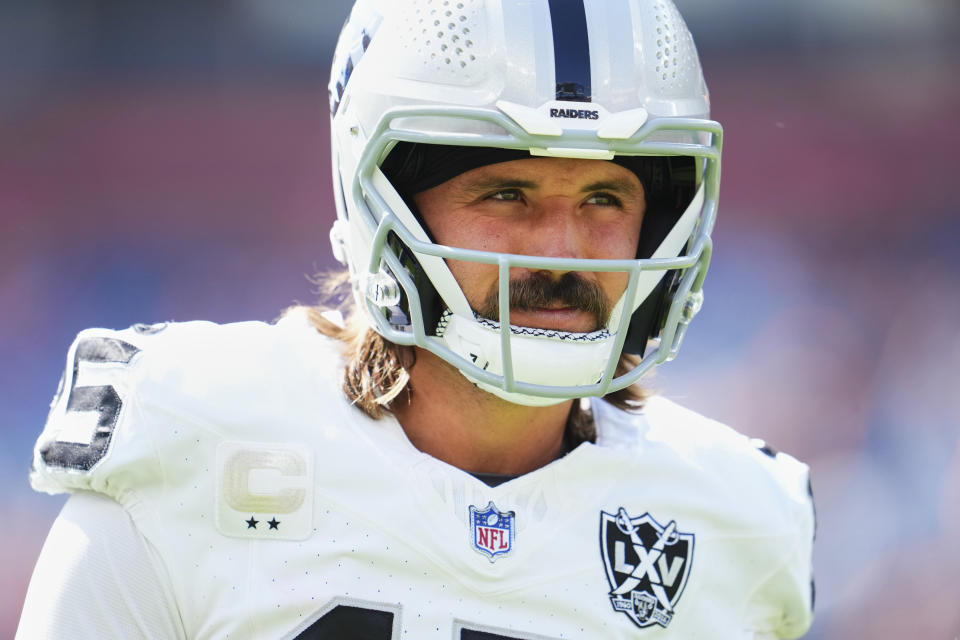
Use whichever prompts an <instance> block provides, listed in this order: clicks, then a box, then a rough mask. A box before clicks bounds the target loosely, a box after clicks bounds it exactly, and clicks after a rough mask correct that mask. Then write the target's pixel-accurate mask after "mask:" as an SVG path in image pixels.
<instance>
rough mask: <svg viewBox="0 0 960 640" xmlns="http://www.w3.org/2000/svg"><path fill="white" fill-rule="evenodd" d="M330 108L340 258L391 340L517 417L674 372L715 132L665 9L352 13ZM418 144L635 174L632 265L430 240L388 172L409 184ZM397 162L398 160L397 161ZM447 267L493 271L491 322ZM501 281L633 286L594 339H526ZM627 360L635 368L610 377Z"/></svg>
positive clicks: (364, 5) (389, 2)
mask: <svg viewBox="0 0 960 640" xmlns="http://www.w3.org/2000/svg"><path fill="white" fill-rule="evenodd" d="M330 105H331V113H332V125H331V138H332V140H331V142H332V168H333V183H334V190H335V193H336V199H337V220H336V222H335V223H334V226H333V229H332V230H331V234H330V235H331V242H332V244H333V251H334V255H335V256H336V257H337V259H338V260H340V261H341V262H343V263H345V264H346V265H347V266H348V268H349V271H350V277H351V281H352V284H353V290H354V295H355V298H356V302H357V304H358V306H359V308H360V309H362V311H363V312H364V313H365V314H366V316H367V317H368V319H369V322H370V323H371V324H372V326H373V327H374V328H375V330H376V331H378V332H379V333H380V334H381V335H383V336H384V337H385V338H386V339H387V340H389V341H391V342H394V343H397V344H402V345H417V346H419V347H422V348H424V349H428V350H429V351H431V352H433V353H435V354H437V355H438V356H439V357H441V358H443V359H444V360H446V361H447V362H449V363H451V364H452V365H453V366H455V367H457V368H458V369H459V370H460V371H461V372H462V373H463V375H465V376H466V377H467V378H468V379H470V380H471V381H473V382H475V383H476V384H478V385H479V386H480V387H482V388H483V389H485V390H487V391H489V392H491V393H494V394H496V395H498V396H500V397H502V398H505V399H507V400H510V401H512V402H516V403H520V404H528V405H547V404H552V403H557V402H560V401H562V400H564V399H567V398H574V397H586V396H602V395H604V394H606V393H608V392H611V391H614V390H617V389H621V388H623V387H626V386H628V385H630V384H633V383H634V382H636V381H637V380H638V379H639V378H640V377H641V376H642V375H643V374H644V373H645V372H646V371H648V370H649V369H650V368H651V367H653V366H654V365H656V364H658V363H661V362H664V361H666V360H670V359H672V358H673V357H674V356H675V355H676V353H677V350H678V349H679V347H680V343H681V340H682V338H683V335H684V332H685V331H686V328H687V324H688V323H689V321H690V319H691V318H692V317H693V316H694V315H695V314H696V312H697V311H698V310H699V308H700V304H701V301H702V294H701V286H702V283H703V279H704V276H705V275H706V271H707V265H708V263H709V261H710V253H711V240H710V232H711V229H712V227H713V224H714V220H715V217H716V211H717V197H718V191H719V185H720V147H721V138H722V130H721V127H720V125H719V124H717V123H716V122H713V121H711V120H709V119H708V118H709V97H708V92H707V88H706V84H705V83H704V80H703V74H702V71H701V68H700V62H699V59H698V56H697V51H696V48H695V47H694V44H693V39H692V37H691V35H690V32H689V30H688V29H687V26H686V24H685V23H684V21H683V19H682V18H681V16H680V14H679V12H678V11H677V9H676V7H675V6H674V5H673V3H672V2H671V0H359V1H358V2H357V3H356V5H355V6H354V8H353V12H352V13H351V15H350V18H349V19H348V20H347V23H346V25H345V26H344V28H343V31H342V32H341V34H340V39H339V42H338V44H337V49H336V53H335V56H334V61H333V70H332V74H331V80H330ZM420 145H445V146H446V147H469V148H471V149H473V148H475V149H476V152H477V154H488V155H489V156H490V157H492V158H496V157H499V156H498V153H491V150H512V153H514V154H520V155H522V156H526V155H528V154H529V155H532V156H547V157H569V158H590V159H603V160H612V161H614V162H620V163H623V164H625V166H628V167H631V166H640V165H643V166H645V167H646V169H643V170H637V173H638V176H640V177H641V181H642V182H644V189H645V192H646V193H647V211H646V214H645V217H644V221H643V229H642V231H641V238H640V251H639V255H638V256H637V258H636V259H632V260H587V259H566V258H552V257H537V256H524V255H507V254H499V253H491V252H483V251H472V250H467V249H462V248H455V247H449V246H443V245H439V244H436V243H434V242H433V241H432V240H431V236H430V232H429V229H425V228H424V226H423V225H422V224H421V222H420V221H419V214H418V213H417V212H416V211H414V210H413V207H412V206H411V203H412V200H411V198H410V197H409V196H410V195H411V194H410V193H403V192H402V189H400V190H398V188H397V185H396V184H394V182H396V180H393V177H394V176H393V173H391V171H388V170H387V166H388V165H389V166H392V167H394V169H393V172H396V171H398V170H399V171H401V172H403V171H406V172H407V173H410V172H411V166H412V165H411V164H410V162H408V160H407V159H406V156H410V157H411V158H414V156H415V155H416V150H417V149H422V148H423V147H422V146H420ZM398 150H402V153H403V154H406V155H405V157H403V158H399V159H398V158H397V156H396V155H394V156H391V153H392V152H398ZM461 155H462V154H461ZM388 157H390V158H391V160H389V161H388ZM640 158H643V159H640ZM411 162H413V161H412V160H411ZM631 162H632V163H633V164H632V165H631ZM385 163H386V164H385ZM483 163H484V161H478V163H476V164H483ZM644 163H646V164H644ZM414 164H415V162H414ZM427 164H429V163H427ZM434 168H435V167H434ZM412 171H413V173H414V174H415V173H416V167H414V168H413V170H412ZM388 174H389V175H388ZM641 174H642V175H641ZM429 177H430V176H427V178H428V179H429ZM449 177H452V176H449ZM408 178H409V176H408ZM414 178H424V176H416V175H414ZM414 181H416V180H414ZM651 181H652V182H656V183H657V184H656V185H654V184H652V182H651ZM447 259H456V260H465V261H475V262H481V263H487V264H494V265H498V268H499V274H500V280H499V299H500V301H501V302H500V318H499V320H500V321H498V319H490V318H483V317H480V316H479V315H478V314H477V313H475V311H474V309H472V308H471V307H470V305H469V304H468V302H467V299H466V297H465V295H464V293H463V291H462V290H461V288H460V286H459V285H458V284H457V281H456V280H455V278H454V277H453V275H452V273H451V272H450V269H449V268H448V267H447V264H446V262H445V260H447ZM511 267H521V268H527V269H536V270H555V271H559V272H566V271H580V272H590V271H622V272H625V273H627V274H629V284H628V286H627V289H626V291H625V292H624V294H623V295H622V297H621V298H620V300H619V301H617V303H616V305H615V306H614V307H613V311H612V313H611V314H610V318H609V321H608V323H607V326H606V327H604V328H602V329H601V330H599V331H595V332H592V333H586V334H584V333H576V334H575V333H567V332H562V331H545V330H540V329H531V328H529V327H519V326H513V325H511V324H510V323H509V312H510V309H509V306H510V305H509V299H510V295H509V290H510V282H509V277H508V276H509V271H510V268H511ZM648 343H649V345H648ZM621 353H633V354H637V355H639V356H642V359H641V360H640V364H639V365H638V366H637V367H635V368H634V369H632V370H631V371H628V372H626V373H621V374H620V375H616V367H617V363H618V361H619V359H620V355H621Z"/></svg>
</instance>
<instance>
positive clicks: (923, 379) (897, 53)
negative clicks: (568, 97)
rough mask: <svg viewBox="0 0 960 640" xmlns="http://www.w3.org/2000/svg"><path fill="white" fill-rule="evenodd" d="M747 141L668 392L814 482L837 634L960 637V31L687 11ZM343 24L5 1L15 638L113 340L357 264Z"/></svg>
mask: <svg viewBox="0 0 960 640" xmlns="http://www.w3.org/2000/svg"><path fill="white" fill-rule="evenodd" d="M677 2H678V5H679V6H680V9H681V11H682V12H683V13H684V14H685V15H686V17H687V19H688V22H689V24H690V26H691V28H692V30H693V32H694V35H695V38H696V40H697V44H698V47H699V49H700V52H701V55H702V57H703V59H704V66H705V69H706V73H707V78H708V82H709V84H710V87H711V90H712V97H713V104H714V115H715V116H716V118H717V119H718V120H720V121H721V122H722V123H723V124H724V126H725V128H726V147H725V161H724V188H723V192H722V198H721V207H720V221H719V224H718V227H717V234H716V252H715V257H714V263H713V268H712V272H711V274H710V277H709V279H708V281H707V283H708V284H707V291H706V294H707V296H706V297H707V304H706V306H705V308H704V311H703V313H702V314H701V317H700V318H698V320H697V321H696V323H695V324H694V325H693V327H692V329H691V331H690V333H689V337H688V340H687V344H686V345H685V347H684V350H683V353H682V355H681V357H680V358H679V359H678V360H677V361H676V362H675V363H673V364H670V365H667V366H666V367H663V368H662V369H661V370H660V372H659V373H658V374H657V375H656V377H655V378H654V379H653V380H652V381H651V384H652V385H653V386H654V387H656V388H658V389H659V390H660V391H661V392H662V393H664V394H667V395H668V396H670V397H673V398H675V399H677V400H679V401H680V402H682V403H685V404H687V405H688V406H691V407H693V408H695V409H697V410H700V411H702V412H704V413H706V414H708V415H710V416H712V417H715V418H718V419H720V420H723V421H725V422H728V423H730V424H732V425H733V426H735V427H736V428H738V429H739V430H741V431H743V432H744V433H747V434H750V435H753V436H757V437H761V438H764V439H765V440H767V441H768V442H769V443H770V444H771V445H772V446H774V447H775V448H777V449H780V450H784V451H787V452H790V453H792V454H794V455H796V456H797V457H799V458H801V459H803V460H806V461H807V462H809V463H810V465H811V466H812V468H813V484H814V489H815V492H816V496H817V506H818V509H819V537H818V541H817V547H816V561H815V568H816V574H817V581H818V583H817V586H818V598H817V619H816V623H815V625H814V628H813V630H812V631H811V633H810V634H809V635H808V636H807V637H808V638H812V639H816V640H823V639H831V640H834V639H837V640H859V639H868V638H869V639H871V640H877V639H896V640H900V639H902V638H908V637H909V638H918V639H920V638H923V639H925V640H926V639H929V640H953V639H954V638H956V637H957V636H960V606H958V603H960V542H958V540H960V436H958V434H960V403H958V396H960V196H958V194H957V184H958V179H960V178H958V173H960V172H958V169H960V160H958V156H957V149H958V148H960V82H958V79H960V44H958V42H960V40H958V37H957V33H958V32H960V29H958V27H960V7H958V5H957V4H956V2H954V0H914V1H913V2H900V1H898V0H809V1H805V2H800V1H799V0H767V1H765V2H762V3H760V2H755V1H754V0H677ZM348 5H349V3H348V2H347V0H284V1H283V2H276V1H270V0H220V1H217V2H213V1H197V0H166V1H165V2H148V1H146V0H123V1H121V0H99V1H96V0H79V1H78V0H4V2H3V3H2V4H0V353H2V365H0V421H2V428H3V446H2V448H0V480H2V482H3V486H4V491H3V492H2V495H0V518H2V522H3V539H4V544H3V545H0V566H3V567H4V571H3V580H2V590H0V636H2V637H12V635H13V631H14V629H15V628H16V621H17V619H18V617H19V613H20V608H21V606H22V603H23V597H24V593H25V589H26V584H27V581H28V579H29V575H30V572H31V570H32V566H33V563H34V561H35V559H36V556H37V554H38V552H39V550H40V546H41V544H42V542H43V538H44V536H45V534H46V530H47V528H48V527H49V525H50V523H51V521H52V520H53V518H54V517H55V516H56V514H57V512H58V510H59V508H60V506H61V505H62V503H63V499H60V498H53V497H47V496H41V495H38V494H33V493H32V492H31V491H30V489H29V487H28V484H27V470H28V466H29V460H30V450H31V446H32V443H33V440H34V438H35V437H36V435H37V434H38V432H39V430H40V428H41V427H42V425H43V422H44V418H45V414H46V408H47V403H48V402H49V399H50V398H51V396H52V395H53V393H54V391H55V388H56V384H57V379H58V377H59V375H60V371H61V369H62V367H63V364H64V355H65V350H66V347H67V346H68V345H69V343H70V341H71V340H72V338H73V335H74V334H75V333H76V332H77V331H78V330H80V329H82V328H84V327H88V326H105V327H114V328H121V327H126V326H128V325H130V324H133V323H135V322H141V321H158V320H169V319H175V320H192V319H201V318H202V319H210V320H216V321H221V322H227V321H234V320H243V319H262V320H270V319H272V318H274V317H276V315H277V313H278V312H279V310H280V309H282V308H283V307H285V306H287V305H289V304H291V303H293V302H294V301H303V302H309V301H312V300H313V299H314V293H313V291H312V289H313V287H312V285H311V284H310V281H309V279H308V277H307V276H308V275H309V274H311V273H314V272H315V271H316V270H319V269H323V268H326V267H328V266H331V259H330V257H329V250H328V242H327V230H328V225H329V222H330V220H331V218H332V215H333V209H332V204H331V195H330V189H329V186H328V182H329V176H328V172H329V159H328V150H327V146H326V145H327V133H326V131H327V113H328V111H327V99H326V76H327V70H328V65H329V59H330V56H331V53H332V48H333V42H334V38H335V37H336V34H337V33H338V31H339V28H340V26H341V25H342V23H343V21H344V19H345V17H346V14H347V12H348Z"/></svg>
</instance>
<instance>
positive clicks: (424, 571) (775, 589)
mask: <svg viewBox="0 0 960 640" xmlns="http://www.w3.org/2000/svg"><path fill="white" fill-rule="evenodd" d="M342 369H343V361H342V357H341V355H340V352H339V345H338V344H337V343H335V342H333V341H331V340H330V339H328V338H326V337H324V336H321V335H320V334H318V333H317V332H316V331H315V330H313V329H312V328H311V327H309V326H308V325H307V323H306V322H305V321H303V319H302V318H298V317H291V318H287V319H285V320H283V321H281V322H280V323H278V324H276V325H267V324H261V323H242V324H232V325H224V326H220V325H215V324H212V323H204V322H191V323H184V324H171V325H168V326H150V327H145V326H141V327H136V328H132V329H129V330H126V331H121V332H113V331H106V330H89V331H84V332H82V333H81V334H80V335H79V337H78V338H77V340H76V342H75V343H74V345H73V347H72V349H71V352H70V355H69V359H68V367H67V372H66V375H65V377H64V380H63V383H62V385H61V391H60V392H59V394H58V397H57V399H56V400H55V401H54V405H53V407H52V410H51V413H50V416H49V419H48V422H47V426H46V429H45V430H44V432H43V434H42V435H41V437H40V439H39V441H38V443H37V447H36V451H35V457H34V466H33V470H32V475H31V481H32V483H33V486H34V487H35V488H36V489H38V490H41V491H46V492H50V493H59V492H64V491H67V492H72V493H75V494H77V495H75V496H74V497H73V498H71V500H70V501H69V502H68V505H67V507H66V509H65V511H64V513H63V514H62V515H61V517H60V519H59V520H58V522H57V523H56V524H55V526H54V529H53V531H52V533H51V535H50V538H49V539H48V541H47V544H46V545H45V547H44V550H43V552H42V554H41V558H40V561H39V562H38V566H37V569H36V571H35V574H34V578H33V581H32V583H31V587H30V592H29V594H28V598H27V604H26V607H25V610H24V614H23V618H22V620H21V626H20V630H19V634H18V637H20V638H34V637H72V638H106V637H116V638H134V637H144V638H167V637H171V638H191V639H198V640H199V639H205V638H231V639H247V638H271V639H273V638H304V639H308V638H361V637H362V638H365V639H367V640H399V639H401V638H413V639H418V640H419V639H424V640H430V639H441V638H442V639H444V640H449V639H450V638H454V639H463V640H496V639H507V640H509V639H515V638H516V639H533V638H536V639H541V640H550V639H554V638H589V639H593V640H596V639H598V638H604V639H617V638H643V639H649V640H659V639H662V638H683V639H685V640H691V639H695V638H703V639H709V640H718V639H724V640H726V639H730V640H735V639H743V640H747V639H751V640H753V639H758V638H795V637H799V636H800V635H801V634H803V633H804V632H805V631H806V629H807V628H808V627H809V624H810V620H811V605H812V603H811V599H812V594H811V579H810V578H811V576H810V555H811V543H812V542H811V539H812V535H813V528H814V524H813V513H812V505H811V501H810V496H809V493H808V479H807V468H806V467H805V466H804V465H803V464H801V463H799V462H797V461H796V460H794V459H793V458H790V457H789V456H786V455H783V454H772V452H769V450H767V451H766V452H765V451H764V450H762V449H758V447H757V446H756V443H755V442H752V441H749V440H748V439H747V438H745V437H743V436H741V435H739V434H737V433H735V432H734V431H732V430H730V429H729V428H727V427H725V426H723V425H721V424H718V423H716V422H712V421H710V420H707V419H705V418H703V417H701V416H699V415H696V414H694V413H692V412H690V411H687V410H685V409H682V408H680V407H678V406H676V405H674V404H672V403H670V402H669V401H667V400H664V399H659V398H654V399H652V400H650V401H649V402H648V403H647V405H646V407H645V408H644V410H643V411H642V412H639V413H636V414H631V413H627V412H624V411H621V410H618V409H616V408H614V407H612V406H611V405H609V404H607V403H605V402H602V401H598V400H594V401H592V402H591V404H592V410H593V413H594V418H595V422H596V427H597V433H598V435H597V441H596V444H590V443H585V444H582V445H580V446H579V447H577V448H576V449H574V450H573V451H572V452H570V453H568V454H567V455H566V456H564V457H562V458H560V459H558V460H556V461H554V462H553V463H551V464H548V465H547V466H545V467H543V468H541V469H538V470H536V471H533V472H531V473H528V474H525V475H523V476H520V477H518V478H516V479H513V480H510V481H509V482H506V483H503V484H501V485H499V486H497V487H490V486H488V485H487V484H484V483H483V482H481V481H479V480H477V479H476V478H475V477H474V476H472V475H470V474H468V473H465V472H463V471H461V470H460V469H457V468H455V467H452V466H450V465H448V464H445V463H443V462H441V461H439V460H437V459H435V458H433V457H431V456H429V455H427V454H424V453H422V452H420V451H418V450H417V449H416V448H414V447H413V445H412V444H411V443H410V442H409V440H407V438H406V437H405V435H404V432H403V430H402V428H401V427H400V425H399V424H398V423H397V421H396V420H394V419H393V418H392V417H387V418H384V419H381V420H372V419H370V418H368V417H367V416H365V415H364V414H363V413H362V412H361V411H359V410H358V409H356V408H355V407H353V406H351V405H350V403H349V402H348V401H347V400H346V398H345V397H344V395H343V393H342V392H341V391H340V381H341V375H342ZM437 428H438V429H442V428H443V425H437Z"/></svg>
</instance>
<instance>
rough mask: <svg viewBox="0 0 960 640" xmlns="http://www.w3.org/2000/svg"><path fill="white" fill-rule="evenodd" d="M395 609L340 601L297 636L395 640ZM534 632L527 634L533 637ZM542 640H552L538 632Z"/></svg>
mask: <svg viewBox="0 0 960 640" xmlns="http://www.w3.org/2000/svg"><path fill="white" fill-rule="evenodd" d="M393 622H394V621H393V612H392V611H382V610H378V609H365V608H363V607H355V606H349V605H342V604H341V605H337V606H336V607H334V608H333V609H331V610H330V611H329V612H327V613H326V614H324V615H323V616H322V617H321V618H320V619H319V620H317V621H316V622H314V623H313V624H312V625H310V626H309V627H308V628H307V629H305V630H304V631H303V633H301V634H300V635H298V636H297V637H296V638H295V640H342V639H343V638H350V640H393V638H394V637H395V636H394V629H393ZM530 637H533V636H527V638H530ZM536 637H537V638H541V640H548V639H547V638H542V636H536ZM459 638H460V640H523V638H517V637H513V636H503V635H499V634H497V633H491V632H490V631H479V630H476V629H467V628H466V627H461V628H460V635H459Z"/></svg>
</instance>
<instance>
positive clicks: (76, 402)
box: [40, 337, 140, 471]
mask: <svg viewBox="0 0 960 640" xmlns="http://www.w3.org/2000/svg"><path fill="white" fill-rule="evenodd" d="M139 351H140V350H139V349H137V348H136V347H135V346H133V345H132V344H129V343H127V342H124V341H123V340H117V339H116V338H103V337H97V338H84V339H82V340H80V341H79V342H78V343H77V348H76V350H75V351H74V356H73V362H72V365H73V366H72V369H71V368H70V364H69V363H68V371H67V375H68V376H69V379H70V393H69V395H68V396H67V402H66V409H65V411H66V413H68V414H70V413H74V414H80V413H89V414H90V419H91V420H93V419H94V416H93V415H92V414H94V413H96V426H95V428H94V429H93V430H92V431H93V436H92V437H91V438H90V441H89V442H87V443H80V442H67V441H59V440H57V441H54V442H51V443H49V444H47V445H46V446H44V447H43V449H41V450H40V456H41V457H42V458H43V461H44V462H45V463H46V464H47V466H50V467H62V468H66V469H76V470H78V471H89V470H90V469H92V468H93V465H95V464H97V462H99V461H100V459H101V458H103V456H104V455H106V453H107V449H108V448H109V447H110V440H111V439H112V438H113V430H114V428H115V427H116V426H117V419H118V417H119V416H120V408H121V407H122V406H123V401H122V400H121V399H120V395H119V394H118V393H117V390H116V389H114V388H113V386H112V385H99V386H83V385H82V384H81V383H80V363H81V362H90V363H106V362H113V363H119V364H127V363H129V362H130V359H131V358H133V356H134V355H136V354H137V353H138V352H139ZM60 393H61V394H62V393H63V390H62V389H61V391H60ZM59 402H60V398H58V399H57V403H59ZM77 417H79V416H77Z"/></svg>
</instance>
